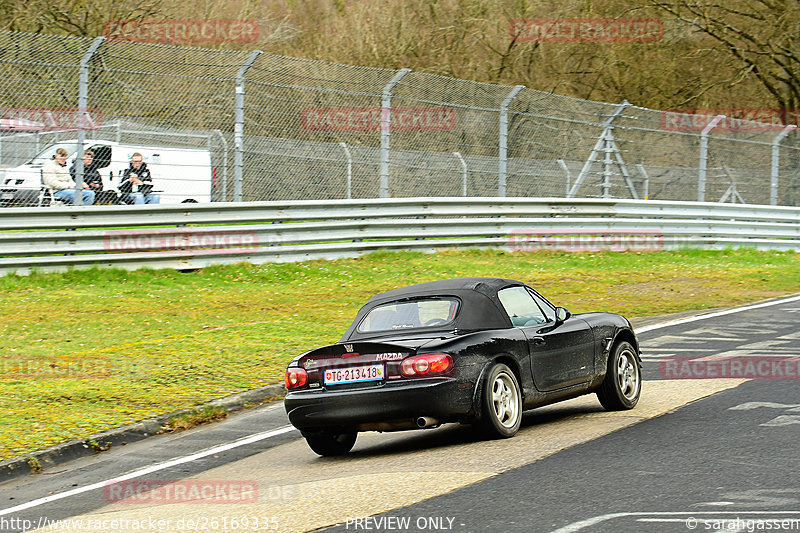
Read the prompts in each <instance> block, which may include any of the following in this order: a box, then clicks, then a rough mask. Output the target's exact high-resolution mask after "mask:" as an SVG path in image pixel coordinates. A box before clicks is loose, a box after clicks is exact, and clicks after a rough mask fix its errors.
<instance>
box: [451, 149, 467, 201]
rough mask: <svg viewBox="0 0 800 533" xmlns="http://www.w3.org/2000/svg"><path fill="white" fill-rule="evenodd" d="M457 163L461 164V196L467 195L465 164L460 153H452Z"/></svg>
mask: <svg viewBox="0 0 800 533" xmlns="http://www.w3.org/2000/svg"><path fill="white" fill-rule="evenodd" d="M453 155H454V156H456V159H458V162H459V163H461V196H466V195H467V162H466V161H464V158H463V157H461V152H453Z"/></svg>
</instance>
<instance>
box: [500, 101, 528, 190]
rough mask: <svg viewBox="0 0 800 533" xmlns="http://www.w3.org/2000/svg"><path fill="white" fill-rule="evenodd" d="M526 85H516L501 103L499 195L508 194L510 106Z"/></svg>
mask: <svg viewBox="0 0 800 533" xmlns="http://www.w3.org/2000/svg"><path fill="white" fill-rule="evenodd" d="M524 88H525V86H524V85H515V86H514V88H513V89H511V92H510V93H508V96H506V99H505V100H503V103H502V104H500V147H499V150H498V152H499V154H498V158H499V162H498V168H497V196H501V197H502V196H505V195H506V173H507V169H508V106H510V105H511V102H512V101H513V100H514V98H516V97H517V95H518V94H519V92H520V91H521V90H522V89H524Z"/></svg>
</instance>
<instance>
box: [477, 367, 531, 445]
mask: <svg viewBox="0 0 800 533" xmlns="http://www.w3.org/2000/svg"><path fill="white" fill-rule="evenodd" d="M481 400H482V409H483V411H482V415H481V429H482V430H483V433H484V434H485V435H486V436H487V437H489V438H501V439H507V438H509V437H513V436H514V435H516V434H517V431H519V426H520V424H521V423H522V394H521V393H520V390H519V383H518V382H517V377H516V376H515V375H514V372H513V371H512V370H511V369H510V368H508V366H506V365H504V364H502V363H498V364H496V365H494V366H492V367H491V368H490V369H489V372H488V374H487V375H486V381H485V382H484V385H483V392H482V398H481Z"/></svg>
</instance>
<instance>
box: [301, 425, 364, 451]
mask: <svg viewBox="0 0 800 533" xmlns="http://www.w3.org/2000/svg"><path fill="white" fill-rule="evenodd" d="M303 436H304V437H305V438H306V443H307V444H308V447H309V448H311V449H312V450H313V451H314V453H316V454H317V455H321V456H323V457H333V456H336V455H344V454H346V453H347V452H349V451H350V450H352V449H353V446H354V445H355V443H356V437H357V436H358V433H357V432H355V431H321V432H318V433H308V434H303Z"/></svg>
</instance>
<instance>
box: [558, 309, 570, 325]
mask: <svg viewBox="0 0 800 533" xmlns="http://www.w3.org/2000/svg"><path fill="white" fill-rule="evenodd" d="M570 316H572V313H570V312H569V310H568V309H567V308H565V307H556V324H561V323H562V322H564V321H565V320H566V319H568V318H569V317H570Z"/></svg>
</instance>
